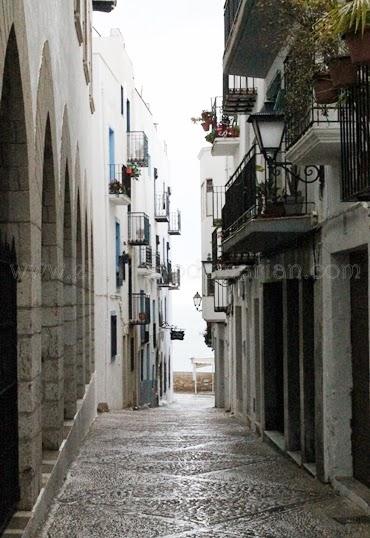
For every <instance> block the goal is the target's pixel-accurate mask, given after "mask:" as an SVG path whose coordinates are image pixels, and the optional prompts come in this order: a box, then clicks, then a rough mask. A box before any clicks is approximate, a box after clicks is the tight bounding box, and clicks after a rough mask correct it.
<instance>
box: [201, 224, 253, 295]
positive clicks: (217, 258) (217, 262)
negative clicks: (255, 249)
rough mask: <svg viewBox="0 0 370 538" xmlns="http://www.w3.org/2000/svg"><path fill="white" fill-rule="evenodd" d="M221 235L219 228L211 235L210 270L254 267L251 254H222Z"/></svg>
mask: <svg viewBox="0 0 370 538" xmlns="http://www.w3.org/2000/svg"><path fill="white" fill-rule="evenodd" d="M222 240H223V233H222V230H221V229H220V228H218V229H216V230H214V231H213V233H212V269H213V271H217V270H220V269H221V270H222V269H229V268H232V267H235V266H239V265H254V264H255V263H256V262H257V257H256V255H255V254H253V253H252V252H243V253H239V252H231V253H224V252H223V250H222ZM212 295H213V294H212Z"/></svg>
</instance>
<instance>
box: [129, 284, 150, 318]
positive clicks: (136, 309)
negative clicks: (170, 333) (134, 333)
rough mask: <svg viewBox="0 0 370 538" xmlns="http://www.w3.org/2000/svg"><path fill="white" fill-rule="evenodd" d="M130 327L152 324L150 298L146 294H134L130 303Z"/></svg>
mask: <svg viewBox="0 0 370 538" xmlns="http://www.w3.org/2000/svg"><path fill="white" fill-rule="evenodd" d="M129 318H130V325H149V324H150V297H149V296H148V295H146V294H145V293H143V292H141V293H133V294H132V295H131V300H130V301H129Z"/></svg>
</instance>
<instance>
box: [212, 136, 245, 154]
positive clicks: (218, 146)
mask: <svg viewBox="0 0 370 538" xmlns="http://www.w3.org/2000/svg"><path fill="white" fill-rule="evenodd" d="M239 143H240V139H239V138H238V137H237V138H231V137H230V138H226V137H222V136H220V137H218V138H215V141H214V142H213V147H212V156H213V157H223V156H227V155H229V156H232V155H234V154H235V152H236V151H237V149H238V148H239Z"/></svg>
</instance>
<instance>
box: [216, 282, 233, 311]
mask: <svg viewBox="0 0 370 538" xmlns="http://www.w3.org/2000/svg"><path fill="white" fill-rule="evenodd" d="M228 297H229V294H228V288H227V280H215V290H214V311H215V312H227V310H228V306H229V301H228Z"/></svg>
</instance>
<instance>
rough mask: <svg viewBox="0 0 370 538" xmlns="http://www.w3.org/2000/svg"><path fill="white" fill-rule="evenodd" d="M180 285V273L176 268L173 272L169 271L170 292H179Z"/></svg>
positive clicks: (178, 268)
mask: <svg viewBox="0 0 370 538" xmlns="http://www.w3.org/2000/svg"><path fill="white" fill-rule="evenodd" d="M180 285H181V271H180V267H177V268H176V270H175V271H173V270H171V275H170V290H179V289H180Z"/></svg>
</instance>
